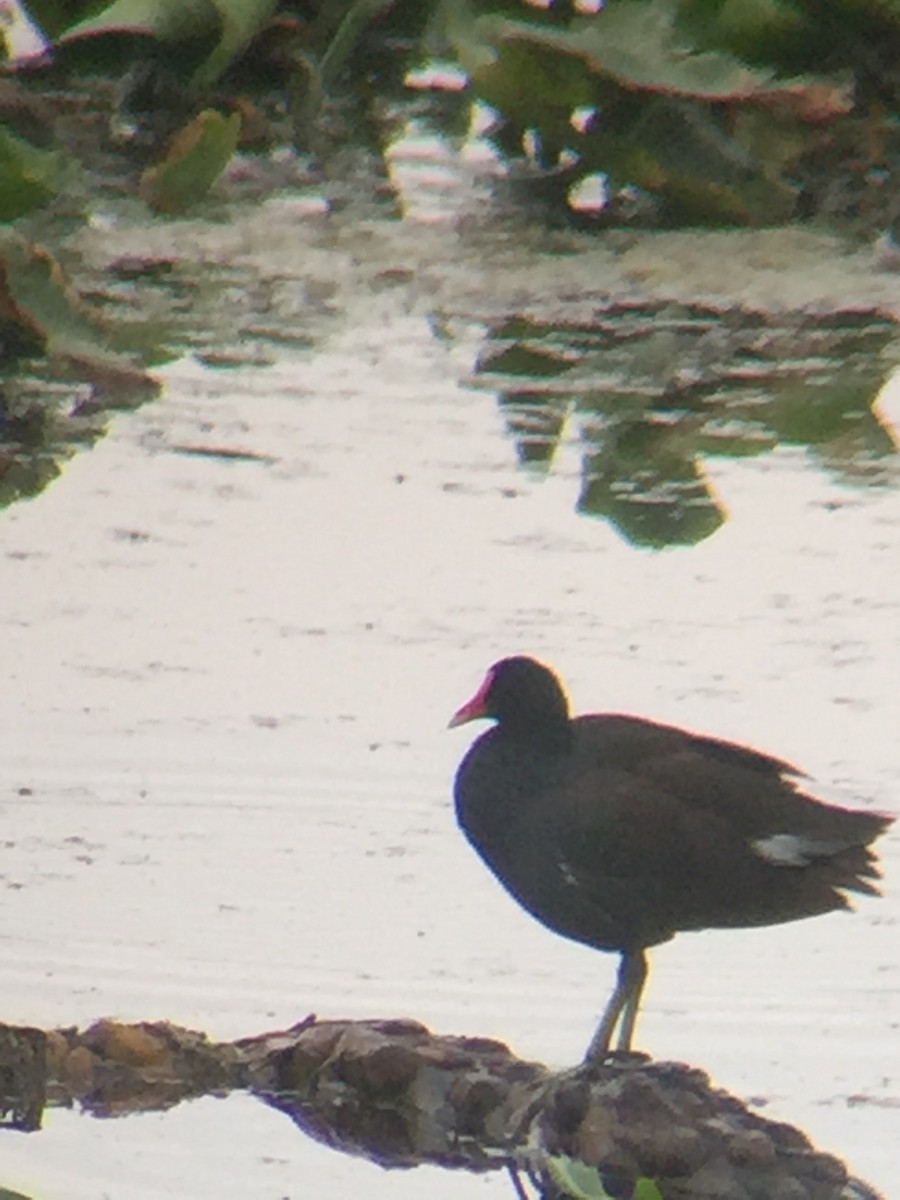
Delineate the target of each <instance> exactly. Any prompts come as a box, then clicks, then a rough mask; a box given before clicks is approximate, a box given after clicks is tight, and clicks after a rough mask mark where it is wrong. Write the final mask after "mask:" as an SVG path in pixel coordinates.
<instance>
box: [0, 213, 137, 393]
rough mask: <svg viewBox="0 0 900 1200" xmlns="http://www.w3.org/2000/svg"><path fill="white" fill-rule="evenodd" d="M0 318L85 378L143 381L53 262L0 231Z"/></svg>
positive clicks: (12, 234)
mask: <svg viewBox="0 0 900 1200" xmlns="http://www.w3.org/2000/svg"><path fill="white" fill-rule="evenodd" d="M0 314H2V316H3V319H4V320H5V321H7V322H8V323H9V324H11V325H12V326H13V327H14V328H16V329H18V330H19V331H20V332H22V333H24V334H25V335H26V336H27V337H29V338H30V339H37V340H38V341H39V342H40V344H41V345H42V346H43V347H44V348H45V350H46V352H47V354H49V355H53V356H56V357H62V358H66V359H69V360H72V361H75V362H77V363H79V364H81V366H82V367H83V368H84V369H85V374H87V375H88V376H91V377H94V378H98V377H102V378H103V379H104V380H107V381H109V380H117V381H119V382H120V383H122V384H126V383H128V384H143V383H145V382H147V376H146V375H145V373H144V372H143V371H142V370H141V369H140V367H138V366H136V365H135V363H134V362H133V361H132V360H131V359H130V358H129V357H127V356H126V355H124V354H120V353H118V352H117V351H115V350H113V349H112V348H111V337H110V334H109V332H108V331H107V330H106V329H105V327H104V325H103V323H102V322H101V321H100V319H99V317H97V316H96V315H95V314H94V313H93V312H92V311H91V310H90V309H89V308H88V306H87V305H86V304H85V303H84V301H83V300H82V299H81V297H80V296H79V294H78V291H77V290H76V288H75V287H74V286H73V284H72V282H71V280H70V279H69V278H68V276H67V275H66V273H65V271H64V270H63V269H62V267H61V266H60V264H59V263H58V262H57V260H56V259H55V258H54V257H53V256H52V255H51V254H48V253H47V251H46V250H42V249H40V248H39V247H37V246H33V245H31V244H30V243H29V242H26V241H25V239H24V238H21V237H19V235H18V234H17V233H15V232H14V231H13V230H0Z"/></svg>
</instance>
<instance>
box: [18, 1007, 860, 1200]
mask: <svg viewBox="0 0 900 1200" xmlns="http://www.w3.org/2000/svg"><path fill="white" fill-rule="evenodd" d="M4 1032H5V1035H6V1040H5V1041H4V1038H3V1036H2V1034H3V1033H4ZM39 1032H40V1031H20V1030H10V1029H9V1028H8V1027H0V1072H4V1071H5V1074H3V1075H2V1077H3V1078H4V1079H6V1080H10V1079H11V1078H12V1075H11V1074H10V1067H9V1066H8V1064H7V1062H5V1061H4V1059H3V1057H2V1054H3V1047H4V1046H5V1047H7V1056H6V1057H7V1060H8V1061H9V1062H13V1061H15V1060H16V1055H17V1054H18V1055H19V1058H20V1059H21V1053H20V1051H19V1050H17V1049H16V1047H21V1046H22V1045H32V1044H33V1042H34V1039H33V1037H32V1039H31V1042H29V1041H28V1039H27V1038H25V1039H24V1040H23V1035H24V1034H25V1033H30V1034H32V1035H33V1034H35V1033H39ZM40 1038H41V1039H42V1040H43V1046H44V1050H45V1058H46V1062H45V1065H44V1062H43V1059H42V1055H43V1053H44V1050H41V1051H36V1052H35V1053H33V1054H32V1055H31V1057H30V1058H29V1062H30V1063H31V1068H32V1069H31V1076H35V1072H36V1070H37V1064H38V1062H39V1060H40V1069H39V1070H38V1071H37V1073H40V1072H41V1071H45V1075H46V1078H42V1079H41V1080H40V1083H39V1082H38V1080H37V1078H36V1077H35V1078H31V1076H29V1078H28V1079H27V1080H26V1079H25V1076H24V1075H23V1076H22V1083H23V1087H24V1088H25V1091H23V1095H22V1097H21V1098H20V1099H19V1100H17V1099H16V1097H15V1096H14V1095H11V1094H10V1089H9V1087H7V1089H6V1092H7V1094H6V1098H5V1103H6V1105H7V1108H8V1109H13V1110H15V1109H16V1105H17V1104H18V1106H19V1109H21V1111H23V1112H24V1111H26V1108H27V1105H28V1104H29V1103H30V1105H31V1108H30V1109H29V1110H28V1111H30V1112H31V1119H32V1121H33V1126H32V1127H36V1121H35V1112H34V1100H33V1098H34V1096H36V1095H37V1094H38V1090H37V1089H38V1088H39V1087H40V1088H43V1087H44V1086H45V1087H46V1095H47V1102H48V1103H50V1104H53V1103H57V1104H71V1103H73V1102H77V1103H79V1104H80V1105H81V1107H83V1108H85V1109H87V1110H88V1111H89V1112H91V1113H93V1114H94V1115H97V1116H113V1115H120V1114H122V1113H125V1112H134V1111H146V1110H148V1109H160V1108H167V1107H171V1106H172V1105H173V1104H176V1103H178V1102H179V1100H181V1099H187V1098H189V1097H196V1096H200V1095H204V1094H210V1093H214V1094H216V1095H223V1094H226V1093H227V1092H229V1091H234V1090H244V1091H249V1092H250V1093H252V1094H254V1095H256V1096H258V1097H259V1098H260V1099H261V1100H262V1101H264V1102H265V1103H267V1104H269V1105H271V1106H273V1107H275V1108H277V1109H279V1111H281V1112H283V1113H285V1114H286V1115H287V1116H289V1117H290V1119H291V1120H293V1121H294V1122H295V1124H296V1125H297V1126H298V1128H299V1129H301V1130H302V1131H303V1132H304V1133H306V1134H308V1135H310V1136H311V1137H314V1138H315V1139H316V1140H318V1141H321V1142H325V1143H327V1144H328V1145H329V1146H332V1147H334V1148H335V1149H337V1150H340V1151H343V1152H344V1153H350V1154H355V1155H361V1156H363V1157H365V1158H368V1159H370V1160H371V1161H372V1162H376V1163H379V1164H380V1165H381V1166H384V1167H413V1166H418V1165H420V1164H423V1163H431V1164H434V1165H440V1166H445V1167H453V1168H462V1169H467V1170H470V1171H488V1170H497V1169H500V1168H503V1167H508V1168H514V1169H516V1170H519V1171H524V1172H526V1173H527V1174H528V1175H529V1177H530V1178H531V1180H532V1182H533V1183H534V1185H535V1186H536V1188H537V1190H538V1192H539V1193H540V1195H541V1196H543V1197H546V1198H548V1200H550V1198H555V1197H558V1196H560V1195H562V1193H561V1192H560V1191H559V1190H558V1187H557V1185H556V1184H555V1183H554V1182H553V1179H554V1176H553V1174H552V1171H551V1167H550V1166H548V1164H549V1163H550V1162H551V1160H558V1159H560V1158H566V1159H574V1160H576V1161H578V1162H582V1163H586V1164H589V1165H592V1166H594V1167H596V1168H597V1169H598V1171H599V1174H600V1176H601V1178H602V1181H603V1185H604V1187H605V1188H606V1190H607V1191H608V1193H609V1194H610V1195H611V1196H616V1197H619V1196H621V1197H630V1196H631V1195H632V1194H633V1191H634V1187H635V1184H636V1182H637V1181H638V1180H639V1179H646V1178H649V1179H652V1180H653V1181H654V1182H655V1183H656V1185H657V1187H658V1188H659V1190H660V1192H661V1194H662V1196H663V1197H664V1200H713V1198H715V1200H878V1197H877V1193H875V1192H874V1191H873V1190H872V1189H871V1188H869V1187H868V1186H867V1185H866V1184H864V1183H862V1182H861V1181H860V1180H858V1179H855V1178H853V1177H852V1176H851V1174H850V1172H849V1170H848V1168H847V1166H846V1165H845V1164H844V1163H843V1162H841V1160H840V1159H838V1158H836V1157H834V1156H833V1155H830V1154H827V1153H824V1152H822V1151H820V1150H817V1149H815V1148H814V1147H813V1145H812V1144H811V1142H810V1141H809V1139H808V1138H807V1137H806V1135H805V1134H804V1133H803V1132H802V1131H801V1130H799V1129H796V1128H794V1127H793V1126H790V1125H788V1124H786V1123H784V1122H778V1121H771V1120H769V1119H767V1118H765V1117H762V1116H760V1115H759V1113H756V1112H754V1111H752V1109H750V1108H749V1106H748V1105H746V1104H745V1103H744V1102H743V1101H741V1100H740V1099H738V1098H737V1097H735V1096H732V1095H730V1094H729V1093H727V1092H725V1091H723V1090H721V1089H719V1088H716V1087H714V1086H713V1085H712V1083H711V1082H710V1079H709V1077H708V1076H707V1075H706V1074H705V1073H704V1072H703V1071H701V1070H698V1069H697V1068H695V1067H691V1066H688V1065H686V1064H683V1063H674V1062H654V1061H651V1060H650V1059H649V1058H648V1057H647V1056H646V1055H641V1054H631V1053H629V1054H610V1055H609V1056H608V1057H607V1058H606V1060H604V1061H603V1062H599V1063H591V1064H585V1065H582V1066H579V1067H576V1068H574V1069H572V1070H567V1071H562V1072H553V1071H550V1070H549V1069H548V1068H547V1067H545V1066H544V1065H542V1064H540V1063H534V1062H525V1061H523V1060H521V1059H518V1058H516V1057H515V1056H514V1055H513V1054H512V1053H511V1052H510V1050H509V1049H508V1048H507V1047H506V1046H505V1045H503V1044H502V1043H501V1042H497V1041H492V1040H490V1039H487V1038H477V1037H440V1036H437V1035H435V1034H433V1033H431V1032H430V1031H429V1030H428V1029H427V1028H426V1027H425V1026H424V1025H421V1024H419V1023H418V1022H416V1021H406V1020H393V1021H392V1020H384V1021H318V1020H316V1018H315V1017H310V1018H308V1019H306V1020H305V1021H302V1022H300V1023H299V1024H298V1025H296V1026H294V1027H293V1028H291V1029H287V1030H281V1031H278V1032H273V1033H266V1034H261V1035H259V1036H257V1037H248V1038H241V1039H239V1040H238V1041H235V1042H212V1041H210V1040H209V1039H208V1038H207V1037H206V1036H205V1035H204V1034H202V1033H198V1032H196V1031H193V1030H188V1029H182V1028H179V1027H178V1026H175V1025H170V1024H168V1023H166V1022H142V1023H140V1024H136V1025H127V1024H121V1023H119V1022H115V1021H99V1022H96V1023H95V1024H94V1025H92V1026H90V1027H89V1028H88V1029H85V1030H84V1031H79V1030H76V1029H65V1030H54V1031H51V1032H49V1033H47V1034H40ZM10 1047H11V1048H12V1049H11V1050H9V1048H10ZM22 1061H24V1060H22ZM26 1074H27V1072H26ZM40 1094H41V1095H43V1091H41V1093H40ZM29 1096H30V1097H31V1098H32V1099H31V1100H28V1097H29ZM38 1118H39V1114H38Z"/></svg>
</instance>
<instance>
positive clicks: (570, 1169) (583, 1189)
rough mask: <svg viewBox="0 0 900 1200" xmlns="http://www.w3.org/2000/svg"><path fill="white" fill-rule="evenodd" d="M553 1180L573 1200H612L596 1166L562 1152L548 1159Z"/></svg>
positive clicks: (548, 1166)
mask: <svg viewBox="0 0 900 1200" xmlns="http://www.w3.org/2000/svg"><path fill="white" fill-rule="evenodd" d="M547 1168H548V1170H549V1171H550V1175H551V1177H552V1179H553V1182H554V1183H555V1184H556V1186H557V1187H560V1188H562V1190H563V1191H564V1192H565V1193H566V1195H567V1196H571V1197H572V1200H612V1197H611V1196H610V1194H609V1192H608V1191H607V1190H606V1188H605V1187H604V1186H603V1179H602V1178H601V1176H600V1172H599V1171H598V1170H597V1168H596V1167H591V1166H588V1164H587V1163H584V1162H581V1161H580V1160H579V1159H577V1158H569V1157H568V1155H565V1154H560V1155H558V1156H557V1157H553V1158H548V1159H547Z"/></svg>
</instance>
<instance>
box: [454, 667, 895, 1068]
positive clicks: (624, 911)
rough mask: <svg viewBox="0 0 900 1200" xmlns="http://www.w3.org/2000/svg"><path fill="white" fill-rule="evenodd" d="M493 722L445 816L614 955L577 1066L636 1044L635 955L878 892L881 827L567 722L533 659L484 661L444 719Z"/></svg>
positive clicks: (644, 738)
mask: <svg viewBox="0 0 900 1200" xmlns="http://www.w3.org/2000/svg"><path fill="white" fill-rule="evenodd" d="M479 718H486V719H488V720H492V721H495V722H496V724H495V725H494V727H493V728H492V729H489V730H488V731H487V732H486V733H484V734H482V736H481V737H479V738H478V739H477V741H476V742H474V744H473V745H472V746H471V747H470V749H469V751H468V753H467V754H466V756H465V758H464V759H463V761H462V763H461V764H460V767H459V770H458V771H457V774H456V783H455V789H454V796H455V802H456V815H457V819H458V821H459V824H460V826H461V828H462V830H463V832H464V833H465V835H466V837H467V838H468V839H469V841H470V842H471V843H472V845H473V846H474V847H475V849H476V850H477V851H478V853H479V854H480V855H481V857H482V858H483V859H484V861H485V862H486V863H487V865H488V866H489V867H490V869H491V870H492V871H493V873H494V874H495V875H496V876H497V878H498V879H499V880H500V882H501V883H502V884H503V886H504V887H505V888H506V889H507V890H508V891H509V892H510V893H511V894H512V895H513V896H514V897H515V899H516V900H518V902H519V903H520V904H521V905H522V907H523V908H525V909H527V910H528V912H530V913H531V915H532V916H533V917H536V918H537V919H538V920H539V921H541V922H542V923H543V924H544V925H546V926H548V928H550V929H553V930H555V932H556V933H561V934H562V935H563V937H568V938H572V940H573V941H576V942H583V943H584V944H585V945H587V946H594V947H596V948H597V949H598V950H613V951H618V953H619V954H620V955H621V956H622V957H621V962H620V965H619V972H618V977H617V982H616V986H615V989H614V991H613V994H612V996H611V997H610V1000H609V1003H608V1004H607V1006H606V1009H605V1010H604V1013H603V1016H602V1018H601V1020H600V1024H599V1026H598V1028H597V1032H596V1033H595V1034H594V1037H593V1040H592V1041H591V1044H590V1046H589V1048H588V1051H587V1055H586V1059H588V1060H590V1059H594V1058H602V1057H603V1056H604V1055H605V1053H606V1052H607V1050H608V1049H609V1047H610V1044H611V1042H612V1038H613V1033H614V1031H615V1029H616V1026H617V1025H618V1027H619V1030H618V1042H617V1048H618V1049H619V1050H628V1049H630V1048H631V1041H632V1035H633V1032H634V1023H635V1019H636V1017H637V1012H638V1006H639V1004H640V1000H641V993H642V991H643V988H644V983H645V982H646V978H647V957H646V950H647V948H648V947H649V946H656V945H659V943H661V942H667V941H668V940H669V939H670V938H672V937H674V936H675V934H676V933H680V932H681V931H682V930H690V929H694V930H698V929H723V928H732V927H746V926H753V925H777V924H779V923H781V922H783V921H796V920H799V919H800V918H801V917H814V916H817V915H818V914H819V913H826V912H831V911H832V910H834V909H841V908H850V907H851V905H850V902H849V901H848V899H847V897H846V896H845V895H844V893H845V891H850V892H864V893H867V894H868V895H878V889H877V887H876V886H875V884H874V881H875V880H877V879H878V878H879V871H878V867H877V865H876V861H875V856H874V854H873V852H872V851H871V850H870V849H869V846H870V844H871V843H872V842H874V840H875V839H876V838H877V837H878V836H879V835H880V834H882V833H883V832H884V831H885V830H886V829H887V827H888V826H889V825H890V824H891V821H892V820H893V818H892V817H889V816H886V815H884V814H882V813H875V812H854V811H852V810H851V809H848V808H838V807H837V806H835V805H830V804H825V803H824V802H823V801H821V800H816V799H815V798H813V797H812V796H807V795H805V794H804V793H803V792H802V791H801V790H799V787H800V785H799V778H800V776H801V772H799V771H798V770H797V768H796V767H793V766H791V764H790V763H787V762H783V761H782V760H781V759H777V758H772V757H771V756H770V755H768V754H761V753H760V752H759V751H758V750H752V749H750V748H749V747H746V746H739V745H735V744H734V743H732V742H726V741H721V740H719V739H718V738H713V737H704V736H703V735H702V734H696V733H691V732H689V731H688V730H685V729H677V728H675V727H674V726H671V725H659V724H657V723H655V722H654V721H648V720H645V719H643V718H641V717H631V716H621V715H618V714H606V713H590V714H587V715H585V716H581V717H571V716H570V715H569V702H568V699H567V697H566V694H565V692H564V691H563V688H562V685H561V684H560V681H559V680H558V679H557V677H556V675H554V673H553V672H552V671H551V670H550V669H549V668H548V667H545V666H543V665H542V664H541V663H538V662H535V660H534V659H531V658H524V657H517V658H505V659H503V660H502V661H500V662H498V663H495V664H494V665H493V666H492V667H491V668H490V669H489V671H488V673H487V675H486V676H485V679H484V682H483V683H482V685H481V687H480V688H479V689H478V691H477V692H476V693H475V695H474V696H473V697H472V699H471V700H469V701H468V702H467V703H466V704H464V705H463V706H462V708H460V709H459V711H458V712H457V713H456V714H455V715H454V716H453V718H452V720H451V722H450V725H451V727H452V726H456V725H463V724H465V723H466V722H467V721H474V720H477V719H479Z"/></svg>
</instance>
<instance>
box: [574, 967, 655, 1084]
mask: <svg viewBox="0 0 900 1200" xmlns="http://www.w3.org/2000/svg"><path fill="white" fill-rule="evenodd" d="M646 979H647V958H646V955H645V954H644V952H643V950H624V951H623V952H622V958H621V961H620V963H619V971H618V975H617V976H616V986H615V988H614V989H613V994H612V995H611V996H610V998H609V1001H608V1002H607V1005H606V1008H605V1009H604V1010H603V1016H602V1017H601V1018H600V1024H599V1025H598V1026H597V1031H596V1033H595V1034H594V1036H593V1037H592V1038H591V1044H590V1045H589V1046H588V1048H587V1053H586V1054H585V1056H584V1061H585V1062H593V1061H594V1060H596V1059H602V1058H603V1057H604V1055H605V1054H606V1052H607V1051H608V1050H609V1044H610V1042H611V1041H612V1035H613V1031H614V1030H615V1028H616V1025H617V1024H618V1022H619V1018H621V1020H622V1024H621V1026H620V1028H619V1040H618V1045H617V1049H618V1050H630V1049H631V1038H632V1034H633V1033H634V1023H635V1021H636V1020H637V1014H638V1007H639V1005H640V1002H641V992H642V991H643V990H644V983H645V982H646Z"/></svg>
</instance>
